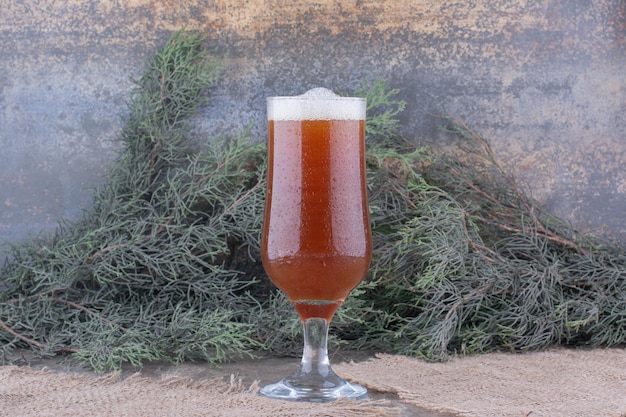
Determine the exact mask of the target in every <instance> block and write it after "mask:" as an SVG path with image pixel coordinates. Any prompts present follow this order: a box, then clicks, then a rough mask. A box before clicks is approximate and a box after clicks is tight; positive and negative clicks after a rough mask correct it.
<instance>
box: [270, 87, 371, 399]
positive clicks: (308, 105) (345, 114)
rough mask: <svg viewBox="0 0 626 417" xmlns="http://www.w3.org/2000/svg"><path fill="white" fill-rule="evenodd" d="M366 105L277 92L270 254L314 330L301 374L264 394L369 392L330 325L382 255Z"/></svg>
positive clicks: (276, 278) (308, 334)
mask: <svg viewBox="0 0 626 417" xmlns="http://www.w3.org/2000/svg"><path fill="white" fill-rule="evenodd" d="M365 108H366V101H365V99H363V98H357V97H340V96H337V95H335V94H334V93H333V92H332V91H330V90H327V89H324V88H316V89H313V90H309V91H308V92H306V93H305V94H303V95H300V96H292V97H269V98H268V99H267V118H268V125H269V138H268V139H269V140H268V164H269V165H268V172H267V175H268V176H267V194H266V201H265V216H264V223H263V233H262V245H261V254H262V259H263V266H264V268H265V271H266V272H267V274H268V275H269V277H270V279H271V280H272V282H273V283H274V284H275V285H276V286H277V287H278V288H279V289H280V290H281V291H283V292H284V293H285V295H286V296H287V298H288V299H289V300H290V301H291V303H292V305H293V306H294V308H295V310H296V311H297V313H298V314H299V316H300V319H301V321H302V323H303V327H304V350H303V355H302V360H301V363H300V366H299V368H298V369H297V370H296V371H295V373H293V374H292V375H291V376H288V377H286V378H284V379H282V380H281V381H279V382H277V383H274V384H270V385H267V386H264V387H263V388H262V389H261V390H260V394H261V395H264V396H267V397H272V398H281V399H286V400H303V401H320V402H321V401H331V400H334V399H337V398H360V397H365V396H366V392H367V391H366V389H365V388H363V387H361V386H359V385H356V384H351V383H349V382H347V381H345V380H344V379H342V378H340V377H339V376H337V375H336V374H335V373H334V372H333V370H332V369H331V367H330V362H329V359H328V351H327V339H328V325H329V322H330V321H331V319H332V317H333V315H334V313H335V311H337V309H338V308H339V306H340V305H341V304H342V303H343V301H344V300H345V299H346V297H347V296H348V294H349V293H350V292H351V291H352V290H353V289H354V287H356V286H357V285H358V284H359V282H361V280H362V279H363V278H364V276H365V274H366V272H367V269H368V267H369V263H370V261H371V257H372V239H371V231H370V223H369V214H368V207H367V189H366V179H365Z"/></svg>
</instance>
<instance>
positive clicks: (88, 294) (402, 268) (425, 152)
mask: <svg viewBox="0 0 626 417" xmlns="http://www.w3.org/2000/svg"><path fill="white" fill-rule="evenodd" d="M203 41H204V38H203V37H202V36H201V35H197V34H192V33H188V32H184V31H181V32H178V33H176V34H174V35H173V36H172V38H171V39H170V40H169V41H168V42H167V44H166V45H165V46H164V47H163V48H162V49H161V50H159V51H158V52H157V53H156V54H155V56H154V57H153V59H152V60H150V61H149V62H147V64H146V70H145V73H144V75H143V76H142V77H141V78H140V79H139V80H137V81H136V87H135V89H134V90H133V92H132V95H131V100H130V101H129V110H128V118H127V120H125V124H124V127H123V129H122V132H121V133H120V140H121V141H122V142H123V145H124V146H123V152H122V153H121V154H120V156H119V158H118V159H117V160H116V162H115V163H114V164H113V165H112V167H111V172H110V181H109V182H108V184H106V185H105V186H102V187H100V188H98V189H97V190H95V191H94V196H93V208H92V209H91V210H89V211H88V212H86V213H85V215H84V217H83V218H82V220H80V221H78V222H75V223H67V222H65V223H61V224H60V225H59V228H58V230H57V231H56V233H54V234H53V235H52V236H50V237H49V238H47V239H45V240H44V241H36V242H29V243H26V244H24V245H20V246H17V247H14V248H12V249H11V250H10V253H9V255H10V257H11V260H10V261H9V262H7V263H6V265H5V266H4V268H3V269H2V270H1V271H0V352H8V351H10V350H12V349H15V348H17V347H29V348H32V349H33V350H34V351H36V352H38V353H39V354H41V355H53V354H57V353H61V352H71V353H72V357H73V358H74V359H76V360H79V361H81V362H83V363H86V364H89V365H90V366H91V367H93V368H94V369H95V370H97V371H107V370H111V369H117V368H119V367H120V366H121V364H122V363H125V362H128V363H131V364H133V365H137V366H139V365H141V363H143V362H145V361H149V360H157V359H159V360H167V361H173V362H177V361H181V360H194V359H201V360H206V361H208V362H210V363H216V362H221V361H226V360H232V359H235V358H237V357H239V356H241V355H253V354H254V352H262V351H266V352H268V353H270V354H273V355H298V354H299V351H300V349H301V347H302V342H301V340H302V339H301V335H300V331H301V329H300V324H299V321H298V319H297V316H296V314H295V312H294V310H293V308H292V307H291V306H290V305H289V303H288V301H287V300H286V299H285V297H284V296H283V295H282V293H280V292H278V291H277V290H275V289H274V288H273V286H272V285H271V283H270V282H269V280H268V279H267V277H266V276H265V274H264V272H263V269H262V266H261V263H260V256H259V237H260V230H261V221H262V212H263V204H264V193H265V182H264V181H265V146H264V143H258V142H257V143H254V142H252V141H250V140H249V139H248V138H247V136H246V132H242V134H241V136H240V137H234V138H210V139H209V140H206V143H204V144H203V146H202V149H201V150H198V149H196V147H197V146H196V144H197V141H198V140H197V138H194V137H193V135H192V133H191V132H192V124H191V119H192V117H193V115H194V114H195V113H196V111H197V109H198V108H199V106H201V105H202V103H203V102H204V101H205V100H206V99H207V98H208V95H207V88H209V87H210V86H212V85H213V84H214V83H215V82H216V81H217V80H218V78H219V73H220V62H219V60H218V59H215V58H212V57H211V56H210V55H209V54H208V53H207V51H206V50H205V49H204V48H203ZM397 93H398V91H397V90H390V89H388V88H387V86H386V84H385V83H383V82H381V81H377V82H373V83H364V84H363V85H362V86H361V88H359V89H358V90H357V91H356V92H354V93H353V94H355V95H360V96H365V97H367V98H368V121H367V134H368V156H367V163H368V187H369V191H370V212H371V216H372V227H373V237H374V260H373V263H372V266H371V268H370V274H369V276H368V278H367V279H366V281H365V282H363V283H362V284H361V285H360V286H359V287H358V288H357V289H356V290H355V291H353V293H352V295H351V296H350V297H349V298H348V300H347V301H346V303H345V304H344V306H342V308H340V309H339V311H338V313H337V315H336V317H335V319H334V320H333V322H332V325H331V326H332V330H331V332H332V339H331V342H334V343H341V344H342V345H343V348H344V349H348V348H361V349H375V350H379V351H387V352H392V353H402V354H408V355H414V356H420V357H424V358H427V359H445V358H446V357H447V356H448V355H450V354H469V353H478V352H487V351H490V350H494V349H513V350H521V349H539V348H543V347H546V346H549V345H552V344H568V345H577V346H616V345H620V344H623V343H624V342H625V340H626V285H625V282H624V280H625V278H626V252H625V251H624V248H623V247H621V246H620V244H619V243H618V242H614V241H607V240H600V239H599V238H596V237H593V236H588V235H583V234H579V233H576V232H575V230H573V229H572V228H571V227H570V226H569V225H567V224H566V223H565V222H563V221H561V220H559V219H557V218H554V217H553V216H551V215H549V214H548V213H545V212H543V211H542V210H541V209H540V207H539V206H538V205H537V204H536V203H535V202H533V201H532V200H531V199H530V198H528V197H527V196H526V195H525V194H524V193H523V192H522V191H521V190H520V189H519V187H518V186H517V184H516V183H515V181H514V179H513V178H512V177H510V176H509V175H508V174H507V173H506V171H505V170H503V169H502V168H501V167H500V165H499V164H498V161H497V159H496V157H495V155H494V154H493V152H492V150H491V148H490V147H489V145H488V143H487V142H486V141H485V140H484V139H483V138H481V137H480V136H479V135H477V134H476V133H474V132H472V131H471V129H469V128H468V127H467V126H465V125H464V124H463V123H462V122H461V121H459V120H456V119H454V118H451V117H450V118H448V119H446V122H445V124H446V125H447V128H448V130H449V134H450V136H451V137H454V138H456V139H457V140H458V143H459V149H461V150H462V151H463V152H462V153H460V154H459V155H456V156H451V155H446V154H442V153H441V152H439V151H438V150H436V149H433V148H432V147H428V146H425V145H424V146H417V145H416V144H415V143H416V140H413V139H412V140H411V141H409V140H407V139H405V138H403V137H401V136H400V135H399V134H398V133H397V129H398V127H399V122H398V120H397V117H396V116H397V115H398V114H399V113H400V112H401V111H402V110H403V109H404V107H405V103H404V102H403V101H401V100H397V99H396V98H395V97H396V95H397Z"/></svg>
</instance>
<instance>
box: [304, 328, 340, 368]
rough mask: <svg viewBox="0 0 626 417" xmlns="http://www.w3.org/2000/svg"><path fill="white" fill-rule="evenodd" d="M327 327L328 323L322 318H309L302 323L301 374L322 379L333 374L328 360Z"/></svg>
mask: <svg viewBox="0 0 626 417" xmlns="http://www.w3.org/2000/svg"><path fill="white" fill-rule="evenodd" d="M328 326H329V323H328V321H327V320H325V319H322V318H310V319H307V320H305V321H304V351H303V352H302V362H301V364H300V372H301V373H303V374H309V375H310V374H318V375H321V376H322V377H328V376H329V375H331V374H332V373H333V372H332V370H331V369H330V361H329V360H328Z"/></svg>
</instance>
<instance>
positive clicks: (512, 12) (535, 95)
mask: <svg viewBox="0 0 626 417" xmlns="http://www.w3.org/2000/svg"><path fill="white" fill-rule="evenodd" d="M0 13H1V15H2V19H0V35H1V36H2V42H1V43H0V69H1V71H0V160H1V161H2V164H1V165H0V241H1V242H12V243H17V242H19V241H23V240H25V239H26V238H27V237H28V236H29V234H33V235H36V234H37V233H39V232H41V231H50V230H52V229H53V228H54V226H55V224H56V222H57V221H58V220H59V219H60V218H69V219H76V218H77V217H78V216H80V214H81V212H82V210H83V209H85V208H88V207H89V205H90V201H91V200H90V191H89V188H90V187H92V186H94V185H97V184H99V183H102V182H104V181H106V167H107V165H108V163H109V162H110V161H111V160H112V159H113V158H114V157H115V155H116V149H117V144H116V143H115V142H114V141H113V139H115V137H116V134H117V132H118V131H119V128H120V126H121V123H122V122H121V119H122V117H123V116H124V114H125V111H126V108H125V105H124V103H125V100H126V99H127V97H128V93H129V91H130V89H131V88H132V84H131V82H130V78H131V77H137V76H138V75H140V74H141V71H142V64H143V62H144V59H145V58H146V57H148V56H150V55H151V54H152V53H153V51H154V50H155V49H156V48H158V47H159V46H161V45H162V44H163V42H164V41H165V40H166V39H167V37H168V36H169V35H170V34H171V33H172V31H175V30H177V29H179V28H181V27H183V26H186V27H187V28H188V29H197V30H201V31H203V32H205V33H206V34H207V35H208V36H209V39H210V41H209V44H210V45H209V47H212V48H215V50H216V52H217V53H218V54H224V55H225V56H226V60H225V64H226V75H225V78H224V79H223V80H222V82H221V83H220V84H219V86H218V87H217V88H216V89H215V90H214V91H213V94H214V99H213V100H212V102H211V103H210V104H209V105H207V106H206V107H205V108H203V109H202V114H201V115H199V117H198V120H197V122H198V132H199V136H200V137H201V138H203V139H204V138H206V140H210V138H211V137H212V136H214V135H215V134H226V135H235V134H237V133H239V132H241V131H242V130H243V129H244V128H245V127H246V126H249V125H250V124H252V130H251V132H252V135H253V136H254V137H255V139H258V140H263V139H264V137H265V128H266V126H265V121H264V111H265V107H264V106H265V103H264V99H265V97H266V96H270V95H277V94H280V95H291V94H300V93H302V92H304V91H305V90H307V89H309V88H311V87H314V86H325V87H329V88H332V89H335V90H344V91H345V90H350V89H353V88H355V87H356V86H358V85H359V84H360V83H361V82H362V81H363V80H373V79H379V78H382V79H385V80H387V81H388V82H389V85H390V86H391V87H396V88H400V89H401V91H402V93H401V96H402V98H403V99H404V100H406V101H407V102H408V108H407V110H406V111H405V113H404V114H403V116H402V122H403V126H404V127H403V130H404V133H405V134H407V135H408V136H410V137H417V138H425V139H428V140H431V141H433V142H436V141H437V140H440V139H441V138H440V134H439V132H438V129H437V128H438V126H439V125H440V124H441V119H440V117H439V116H440V115H441V114H443V113H451V114H454V115H456V116H457V117H459V118H461V119H463V120H464V121H465V122H466V123H467V124H468V125H469V126H470V127H472V128H474V129H475V130H476V131H477V132H479V133H480V134H482V135H483V136H485V137H486V138H488V139H489V140H490V141H491V143H492V145H493V147H494V149H495V151H496V152H497V155H498V157H499V158H500V160H501V161H502V162H503V163H504V165H505V166H506V167H507V168H508V169H510V171H511V172H512V173H513V174H514V175H515V176H516V177H517V178H518V179H519V180H520V181H521V182H522V184H523V185H524V186H525V189H526V190H527V191H528V192H530V193H531V194H532V195H533V196H534V197H535V198H537V199H538V200H539V201H540V202H542V203H544V204H546V205H547V207H548V208H549V210H551V211H552V212H554V213H556V214H558V215H559V216H561V217H563V218H565V219H566V220H569V221H571V222H572V223H573V224H574V225H576V226H577V227H579V228H581V229H584V230H591V229H595V228H598V227H601V226H602V225H607V226H608V227H609V229H610V230H612V231H613V233H614V234H616V235H620V234H623V233H625V232H626V212H625V211H624V210H623V209H622V207H624V205H625V204H626V171H625V170H624V169H623V166H624V164H625V163H626V138H625V137H624V132H626V120H625V118H624V116H623V115H624V114H625V113H626V77H624V68H625V64H626V2H624V1H622V0H598V1H594V2H589V1H583V0H536V1H525V0H516V1H504V0H496V1H466V2H460V1H456V0H442V1H430V0H409V1H402V2H398V1H392V0H382V1H381V0H376V1H374V0H352V1H342V2H339V1H333V0H313V1H300V2H295V1H291V0H264V1H259V2H255V1H248V0H232V1H231V0H229V1H225V0H184V1H180V2H170V1H164V0H130V1H124V2H122V1H119V0H102V1H99V2H85V1H79V0H69V1H64V2H58V1H52V0H20V1H18V0H10V1H8V2H4V3H2V5H1V6H0Z"/></svg>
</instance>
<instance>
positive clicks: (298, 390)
mask: <svg viewBox="0 0 626 417" xmlns="http://www.w3.org/2000/svg"><path fill="white" fill-rule="evenodd" d="M331 372H332V371H331ZM329 377H330V378H328V379H324V380H320V379H319V378H320V376H319V375H318V377H317V378H314V379H316V381H312V380H311V378H310V376H309V377H308V378H307V377H306V376H304V378H303V375H300V376H298V375H292V376H290V377H287V378H284V379H283V380H281V381H279V382H277V383H275V384H269V385H266V386H264V387H263V388H261V390H260V391H259V394H261V395H263V396H264V397H270V398H277V399H281V400H290V401H310V402H328V401H334V400H337V399H340V398H341V399H344V398H346V399H347V398H350V399H358V400H360V399H365V398H367V389H366V388H364V387H362V386H360V385H357V384H351V383H349V382H348V381H345V380H343V379H341V378H339V377H338V376H337V375H335V374H334V373H332V375H329Z"/></svg>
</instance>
